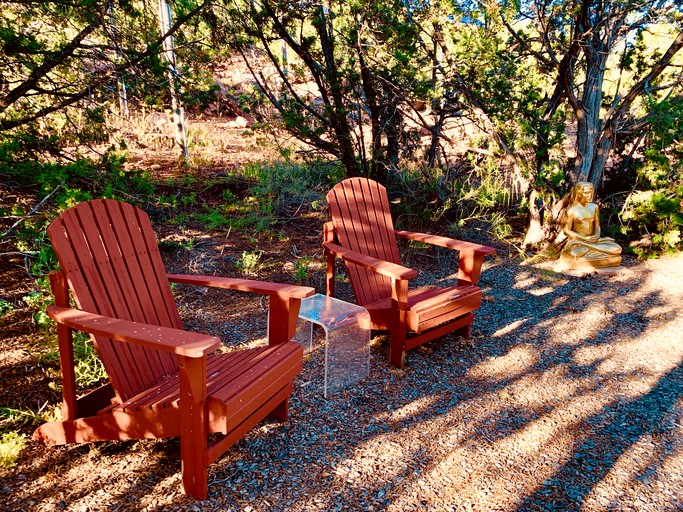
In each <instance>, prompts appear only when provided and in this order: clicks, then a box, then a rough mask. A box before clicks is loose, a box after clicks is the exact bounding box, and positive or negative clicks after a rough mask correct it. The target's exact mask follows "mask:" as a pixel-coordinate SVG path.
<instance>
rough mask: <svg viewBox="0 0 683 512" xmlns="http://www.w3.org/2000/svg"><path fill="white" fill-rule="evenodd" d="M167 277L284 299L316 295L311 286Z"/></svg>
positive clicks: (176, 276) (206, 277)
mask: <svg viewBox="0 0 683 512" xmlns="http://www.w3.org/2000/svg"><path fill="white" fill-rule="evenodd" d="M167 277H168V280H169V281H171V282H172V283H180V284H193V285H196V286H205V287H210V288H222V289H225V290H237V291H242V292H251V293H261V294H263V295H277V296H278V297H282V298H292V299H305V298H306V297H310V296H311V295H313V294H314V293H315V289H314V288H311V287H309V286H298V285H294V284H280V283H269V282H267V281H254V280H251V279H237V278H232V277H219V276H195V275H190V274H168V275H167Z"/></svg>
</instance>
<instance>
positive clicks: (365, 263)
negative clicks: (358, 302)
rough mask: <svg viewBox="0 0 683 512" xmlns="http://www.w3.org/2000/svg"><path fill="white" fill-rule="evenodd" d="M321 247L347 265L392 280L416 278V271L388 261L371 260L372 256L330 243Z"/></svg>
mask: <svg viewBox="0 0 683 512" xmlns="http://www.w3.org/2000/svg"><path fill="white" fill-rule="evenodd" d="M323 247H324V248H325V249H326V250H328V251H330V252H331V253H333V254H334V255H335V256H338V257H340V258H342V259H343V260H344V261H346V262H348V263H353V264H354V265H358V266H359V267H363V268H367V269H369V270H372V271H374V272H377V273H378V274H382V275H385V276H387V277H390V278H392V279H413V278H414V277H417V271H416V270H413V269H411V268H408V267H404V266H402V265H398V264H396V263H391V262H389V261H385V260H380V259H378V258H373V257H372V256H367V255H365V254H361V253H359V252H355V251H352V250H350V249H346V248H345V247H342V246H340V245H337V244H334V243H332V242H323Z"/></svg>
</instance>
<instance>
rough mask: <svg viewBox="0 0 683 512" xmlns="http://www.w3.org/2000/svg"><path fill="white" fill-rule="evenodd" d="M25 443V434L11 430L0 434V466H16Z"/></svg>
mask: <svg viewBox="0 0 683 512" xmlns="http://www.w3.org/2000/svg"><path fill="white" fill-rule="evenodd" d="M25 444H26V435H24V434H19V433H18V432H15V431H9V432H5V433H4V434H2V435H0V468H6V469H7V468H11V467H14V466H15V465H16V462H17V458H19V454H20V453H21V450H22V449H23V448H24V445H25Z"/></svg>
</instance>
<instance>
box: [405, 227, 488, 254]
mask: <svg viewBox="0 0 683 512" xmlns="http://www.w3.org/2000/svg"><path fill="white" fill-rule="evenodd" d="M395 233H396V236H400V237H401V238H409V239H410V240H415V241H417V242H423V243H426V244H430V245H438V246H439V247H446V248H448V249H453V250H456V251H468V250H469V251H474V252H475V253H480V254H481V255H483V256H486V255H489V254H495V253H496V250H495V249H494V248H493V247H489V246H488V245H479V244H473V243H471V242H465V241H463V240H456V239H455V238H448V237H445V236H438V235H428V234H425V233H415V232H413V231H398V230H396V231H395Z"/></svg>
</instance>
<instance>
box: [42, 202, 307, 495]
mask: <svg viewBox="0 0 683 512" xmlns="http://www.w3.org/2000/svg"><path fill="white" fill-rule="evenodd" d="M47 231H48V234H49V236H50V239H51V241H52V245H53V247H54V249H55V252H56V253H57V257H58V259H59V263H60V265H61V268H62V270H61V271H60V272H57V273H54V274H52V275H51V276H50V277H51V285H52V290H53V293H54V296H55V306H51V307H49V308H48V310H47V311H48V315H49V316H50V317H51V318H52V319H53V320H55V321H56V322H57V329H58V338H59V349H60V364H61V368H62V389H63V404H62V418H63V419H62V421H56V422H52V423H46V424H44V425H42V426H40V427H39V428H38V429H37V430H36V432H35V433H34V438H35V439H36V440H40V441H43V442H46V443H48V444H64V443H82V442H89V441H102V440H114V439H132V438H153V437H170V436H180V446H181V460H182V473H183V487H184V490H185V492H186V493H187V494H189V495H191V496H194V497H196V498H199V499H205V498H206V497H207V494H208V486H207V472H208V466H209V465H210V464H211V463H212V462H214V461H215V460H216V459H217V458H218V457H219V456H220V455H221V454H222V453H223V452H224V451H225V450H227V449H228V448H229V447H230V446H231V445H232V444H234V443H235V442H236V441H237V440H238V439H239V438H240V437H242V436H243V435H244V434H245V433H247V432H248V431H249V430H250V429H251V428H252V427H253V426H254V425H256V424H257V423H258V422H259V421H261V420H262V419H264V418H265V417H266V416H271V417H274V418H276V419H279V420H281V421H285V420H286V419H287V415H288V403H289V402H288V401H289V395H290V394H291V392H292V383H293V380H294V377H295V376H296V375H297V374H298V373H299V372H300V371H301V368H302V358H303V350H302V346H301V345H300V344H298V343H295V342H292V341H290V339H291V338H292V337H293V336H294V333H295V329H296V324H297V318H298V313H299V306H300V303H301V299H302V298H304V297H307V296H309V295H312V294H313V293H314V290H313V288H307V287H301V286H290V285H284V284H274V283H268V282H259V281H250V280H245V279H230V278H225V277H202V276H191V275H168V276H167V275H166V274H165V271H164V267H163V263H162V260H161V255H160V253H159V249H158V247H157V242H156V239H155V235H154V232H153V230H152V226H151V224H150V221H149V218H148V217H147V215H146V214H145V213H144V212H143V211H142V210H139V209H137V208H134V207H133V206H131V205H129V204H126V203H121V202H118V201H113V200H95V201H88V202H84V203H80V204H79V205H77V206H75V207H73V208H70V209H68V210H67V211H65V212H64V213H62V214H61V215H60V216H59V217H58V218H57V219H56V220H55V221H54V222H53V223H52V224H51V225H50V226H49V228H48V230H47ZM169 281H173V282H176V283H186V284H195V285H198V286H204V287H208V286H212V287H218V288H225V289H230V290H241V291H246V292H255V293H260V294H266V295H268V296H269V297H270V301H269V304H270V306H269V307H270V314H269V329H268V332H269V344H268V346H264V347H259V348H254V349H249V350H238V351H235V352H229V353H218V354H212V352H213V351H214V350H215V349H216V348H218V347H219V346H220V345H221V342H220V340H219V339H218V338H216V337H213V336H208V335H205V334H198V333H194V332H189V331H185V330H183V327H182V324H181V320H180V316H179V314H178V310H177V307H176V304H175V301H174V299H173V295H172V292H171V287H170V284H169ZM69 290H70V291H71V295H72V297H73V300H74V302H75V304H76V308H73V307H69ZM226 308H229V305H226ZM73 329H76V330H79V331H83V332H86V333H89V334H90V335H91V337H92V340H93V342H94V344H95V347H96V349H97V352H98V353H99V355H100V358H101V359H102V362H103V364H104V367H105V369H106V370H107V373H108V375H109V378H110V381H109V382H108V383H107V384H106V385H104V386H102V387H101V388H99V389H97V390H95V391H93V392H91V393H89V394H87V395H85V396H82V397H80V398H77V397H76V384H75V379H74V358H73V345H72V330H73ZM209 433H221V434H222V436H217V439H216V440H214V441H213V442H212V443H211V444H208V439H207V436H208V434H209Z"/></svg>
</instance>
